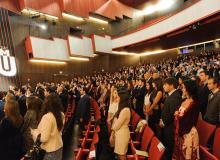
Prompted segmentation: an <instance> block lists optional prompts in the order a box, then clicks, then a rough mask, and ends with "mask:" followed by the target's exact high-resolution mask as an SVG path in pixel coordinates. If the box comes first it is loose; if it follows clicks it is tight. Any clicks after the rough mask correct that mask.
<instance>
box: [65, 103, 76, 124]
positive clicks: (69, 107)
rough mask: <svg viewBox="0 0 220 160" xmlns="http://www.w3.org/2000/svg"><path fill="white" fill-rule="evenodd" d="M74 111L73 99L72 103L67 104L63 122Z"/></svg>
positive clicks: (68, 118)
mask: <svg viewBox="0 0 220 160" xmlns="http://www.w3.org/2000/svg"><path fill="white" fill-rule="evenodd" d="M74 111H75V101H74V100H73V102H72V104H69V105H68V107H67V110H66V113H65V124H67V123H68V122H69V121H70V119H71V118H72V117H73V113H74Z"/></svg>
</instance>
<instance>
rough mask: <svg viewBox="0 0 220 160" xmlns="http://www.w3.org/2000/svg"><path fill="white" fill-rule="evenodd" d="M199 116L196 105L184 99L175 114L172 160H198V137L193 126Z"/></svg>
mask: <svg viewBox="0 0 220 160" xmlns="http://www.w3.org/2000/svg"><path fill="white" fill-rule="evenodd" d="M198 115H199V109H198V105H197V103H196V102H194V101H190V100H188V99H186V100H185V101H184V102H183V103H182V105H181V107H180V108H179V111H177V112H176V113H175V147H174V154H173V159H174V160H198V159H200V157H199V135H198V132H197V129H196V128H195V125H196V123H197V119H198Z"/></svg>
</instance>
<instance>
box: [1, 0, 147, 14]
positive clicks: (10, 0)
mask: <svg viewBox="0 0 220 160" xmlns="http://www.w3.org/2000/svg"><path fill="white" fill-rule="evenodd" d="M146 1H149V0H0V7H2V8H5V9H8V10H10V11H12V12H15V13H20V12H21V11H22V10H23V9H24V8H29V9H33V10H36V11H39V12H42V13H46V14H49V15H52V16H56V17H61V16H62V12H68V13H70V14H74V15H77V16H81V17H88V16H89V13H95V12H96V11H97V10H98V9H100V8H103V7H104V6H107V5H108V4H113V3H114V4H117V5H119V6H118V8H120V9H118V11H120V13H119V12H116V11H115V10H114V11H112V13H111V16H113V15H112V14H114V16H115V17H121V13H125V16H127V15H126V13H129V14H130V13H132V12H133V11H134V10H135V9H134V7H136V6H138V5H140V4H143V3H144V2H146ZM109 6H112V5H109ZM113 6H114V5H113ZM120 6H123V7H120ZM101 10H102V9H101ZM101 16H104V17H107V18H109V17H108V15H105V12H103V14H101ZM129 17H130V16H129ZM111 18H112V17H111Z"/></svg>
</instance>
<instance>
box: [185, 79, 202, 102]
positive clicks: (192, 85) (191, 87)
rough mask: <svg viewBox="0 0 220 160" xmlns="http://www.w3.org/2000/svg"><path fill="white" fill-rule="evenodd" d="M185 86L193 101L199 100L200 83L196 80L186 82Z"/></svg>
mask: <svg viewBox="0 0 220 160" xmlns="http://www.w3.org/2000/svg"><path fill="white" fill-rule="evenodd" d="M183 84H184V86H185V88H186V91H187V92H188V95H189V96H190V97H192V99H193V100H197V99H198V83H197V82H196V81H195V80H191V79H189V80H185V81H183Z"/></svg>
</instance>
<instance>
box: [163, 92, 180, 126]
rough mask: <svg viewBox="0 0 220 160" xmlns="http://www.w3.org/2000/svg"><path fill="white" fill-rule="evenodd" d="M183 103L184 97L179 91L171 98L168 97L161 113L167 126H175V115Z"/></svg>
mask: <svg viewBox="0 0 220 160" xmlns="http://www.w3.org/2000/svg"><path fill="white" fill-rule="evenodd" d="M181 102H182V97H181V95H180V93H179V92H178V90H176V91H174V92H173V93H172V94H171V95H170V96H168V97H167V98H166V100H165V103H164V109H163V110H162V113H161V118H162V120H163V123H164V125H165V127H166V126H169V125H173V121H174V113H175V111H176V110H177V109H178V108H179V107H180V105H181Z"/></svg>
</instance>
